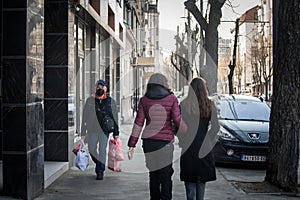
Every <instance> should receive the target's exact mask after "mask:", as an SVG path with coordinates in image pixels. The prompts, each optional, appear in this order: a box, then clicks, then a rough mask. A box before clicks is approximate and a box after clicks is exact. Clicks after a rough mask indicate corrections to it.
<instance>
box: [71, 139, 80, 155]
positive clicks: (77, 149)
mask: <svg viewBox="0 0 300 200" xmlns="http://www.w3.org/2000/svg"><path fill="white" fill-rule="evenodd" d="M80 145H81V143H80V142H79V143H78V144H77V145H76V146H75V147H74V149H72V152H73V153H74V154H75V156H77V152H78V151H79V149H80Z"/></svg>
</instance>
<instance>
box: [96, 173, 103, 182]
mask: <svg viewBox="0 0 300 200" xmlns="http://www.w3.org/2000/svg"><path fill="white" fill-rule="evenodd" d="M96 180H103V172H97V177H96Z"/></svg>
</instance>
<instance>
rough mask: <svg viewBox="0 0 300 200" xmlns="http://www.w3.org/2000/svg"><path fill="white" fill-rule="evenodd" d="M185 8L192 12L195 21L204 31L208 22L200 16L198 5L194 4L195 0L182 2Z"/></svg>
mask: <svg viewBox="0 0 300 200" xmlns="http://www.w3.org/2000/svg"><path fill="white" fill-rule="evenodd" d="M184 5H185V8H186V9H187V10H188V11H190V12H191V13H192V15H193V16H194V17H195V19H196V20H197V22H198V23H199V24H200V26H201V27H202V29H203V30H204V31H206V30H207V27H208V24H207V21H206V20H205V18H204V17H203V16H202V14H201V12H200V11H199V9H198V7H197V6H196V5H195V0H187V1H186V2H184Z"/></svg>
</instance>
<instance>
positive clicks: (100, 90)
mask: <svg viewBox="0 0 300 200" xmlns="http://www.w3.org/2000/svg"><path fill="white" fill-rule="evenodd" d="M103 94H104V90H103V89H101V88H98V89H97V90H96V95H97V96H102V95H103Z"/></svg>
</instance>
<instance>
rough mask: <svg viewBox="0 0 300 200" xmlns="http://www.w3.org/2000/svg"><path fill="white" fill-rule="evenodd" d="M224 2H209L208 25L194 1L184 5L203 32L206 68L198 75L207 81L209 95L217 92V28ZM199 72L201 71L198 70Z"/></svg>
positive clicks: (189, 0) (215, 0)
mask: <svg viewBox="0 0 300 200" xmlns="http://www.w3.org/2000/svg"><path fill="white" fill-rule="evenodd" d="M224 2H225V0H223V1H219V0H210V1H209V3H210V11H209V23H207V22H206V20H205V19H204V18H203V16H202V14H201V13H200V11H199V9H198V8H197V6H196V5H195V0H187V1H186V2H185V3H184V4H185V6H186V9H187V10H188V11H189V12H191V13H192V15H193V16H194V17H195V19H196V20H197V22H198V23H199V25H200V26H201V27H202V28H203V30H204V31H205V44H204V47H205V49H206V52H207V56H206V67H205V68H203V69H202V71H200V74H201V75H202V76H203V78H204V79H206V81H207V87H208V90H209V93H210V94H213V93H216V92H217V80H218V77H217V76H218V26H219V24H220V19H221V17H222V11H221V8H222V6H223V5H224ZM200 70H201V69H200Z"/></svg>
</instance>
